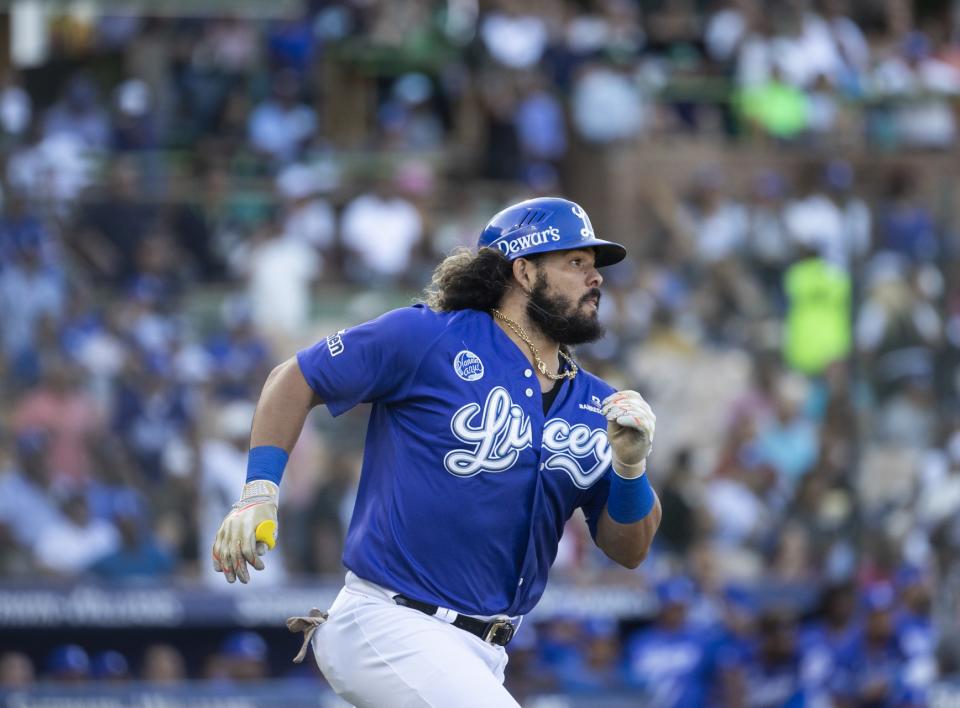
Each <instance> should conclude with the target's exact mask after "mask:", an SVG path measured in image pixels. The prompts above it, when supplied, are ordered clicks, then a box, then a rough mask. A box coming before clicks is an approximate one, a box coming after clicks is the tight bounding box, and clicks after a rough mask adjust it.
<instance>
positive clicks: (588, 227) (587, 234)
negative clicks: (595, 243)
mask: <svg viewBox="0 0 960 708" xmlns="http://www.w3.org/2000/svg"><path fill="white" fill-rule="evenodd" d="M571 210H572V211H573V213H574V215H575V216H576V217H577V218H578V219H580V221H582V222H583V228H582V229H580V236H581V237H582V238H584V239H595V238H596V235H595V234H594V233H593V224H591V223H590V217H589V216H587V212H585V211H584V210H583V207H581V206H580V205H579V204H574V205H573V207H572V209H571Z"/></svg>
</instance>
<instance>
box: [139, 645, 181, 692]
mask: <svg viewBox="0 0 960 708" xmlns="http://www.w3.org/2000/svg"><path fill="white" fill-rule="evenodd" d="M140 677H141V678H142V679H143V680H144V681H146V682H149V683H155V684H172V685H175V684H178V683H180V682H182V681H183V680H185V679H186V678H187V670H186V661H185V660H184V658H183V654H181V653H180V651H179V650H177V649H176V648H175V647H172V646H170V645H169V644H150V645H148V646H147V648H146V650H144V653H143V663H142V665H141V669H140Z"/></svg>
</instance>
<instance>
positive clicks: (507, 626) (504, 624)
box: [483, 615, 516, 647]
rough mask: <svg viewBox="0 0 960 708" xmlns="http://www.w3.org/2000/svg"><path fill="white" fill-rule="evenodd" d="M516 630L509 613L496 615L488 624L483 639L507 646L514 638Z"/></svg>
mask: <svg viewBox="0 0 960 708" xmlns="http://www.w3.org/2000/svg"><path fill="white" fill-rule="evenodd" d="M515 631H516V627H514V626H513V622H511V621H510V617H509V616H508V615H496V616H495V617H494V618H493V619H492V620H490V623H489V624H488V625H487V629H486V631H485V632H484V633H483V641H485V642H487V643H488V644H496V645H498V646H501V647H505V646H506V645H507V644H508V643H509V642H510V640H511V639H513V633H514V632H515Z"/></svg>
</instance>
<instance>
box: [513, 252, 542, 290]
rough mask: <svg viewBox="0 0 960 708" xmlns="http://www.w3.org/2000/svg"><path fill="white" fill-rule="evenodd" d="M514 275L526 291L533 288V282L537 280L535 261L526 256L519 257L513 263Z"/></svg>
mask: <svg viewBox="0 0 960 708" xmlns="http://www.w3.org/2000/svg"><path fill="white" fill-rule="evenodd" d="M512 266H513V277H514V278H516V280H517V284H518V285H519V286H520V288H521V289H522V290H523V291H524V292H530V291H531V290H533V284H534V283H535V282H536V280H537V269H536V266H535V265H534V263H533V261H528V260H527V259H526V258H517V259H516V260H515V261H514V262H513V264H512Z"/></svg>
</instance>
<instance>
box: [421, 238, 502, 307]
mask: <svg viewBox="0 0 960 708" xmlns="http://www.w3.org/2000/svg"><path fill="white" fill-rule="evenodd" d="M512 282H513V268H512V267H511V265H510V261H508V260H507V259H506V257H505V256H504V255H503V254H502V253H501V252H500V251H498V250H497V249H495V248H481V249H480V250H478V251H471V250H469V249H462V250H459V251H455V252H454V253H452V254H451V255H449V256H447V257H446V258H444V259H443V260H442V261H441V262H440V264H439V265H438V266H437V267H436V269H435V270H434V271H433V277H432V278H431V280H430V285H428V286H427V288H426V290H424V293H423V301H424V302H425V303H426V304H427V306H429V307H430V309H432V310H436V311H438V312H454V311H456V310H482V311H485V312H486V311H489V310H490V308H493V307H496V306H497V305H498V304H499V303H500V301H501V300H502V299H503V295H504V293H506V291H507V288H508V287H510V284H511V283H512Z"/></svg>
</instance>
